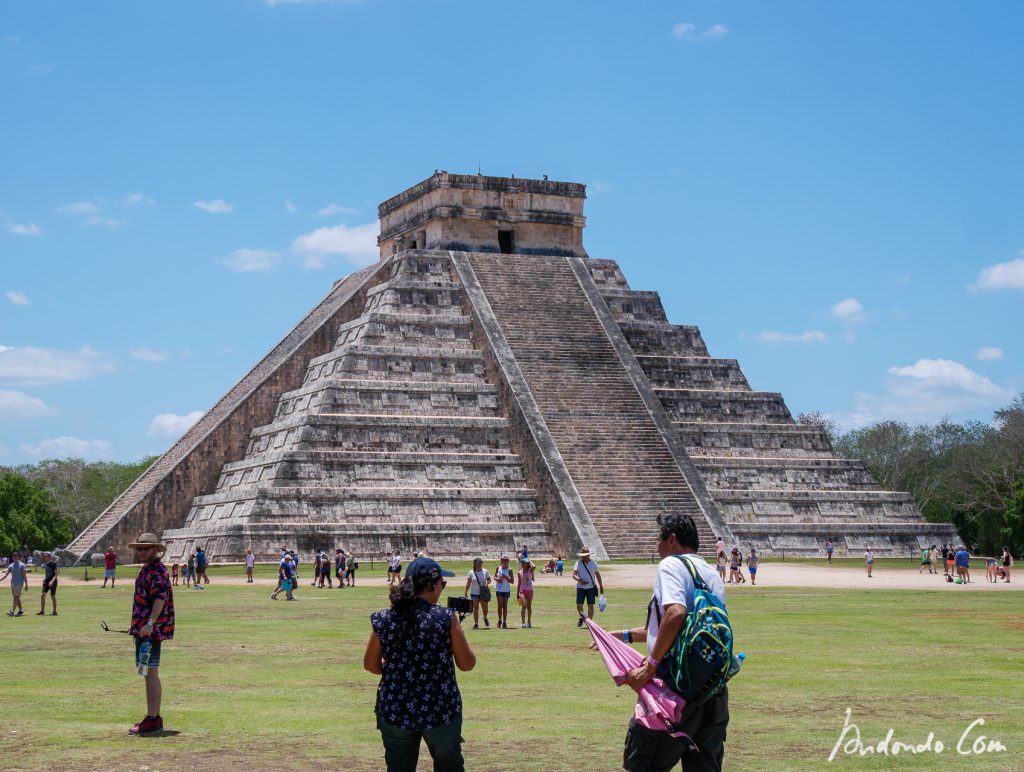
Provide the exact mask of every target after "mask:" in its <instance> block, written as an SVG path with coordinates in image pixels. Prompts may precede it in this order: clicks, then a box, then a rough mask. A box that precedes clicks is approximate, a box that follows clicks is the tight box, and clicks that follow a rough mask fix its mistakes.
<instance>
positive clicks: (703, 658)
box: [651, 555, 738, 705]
mask: <svg viewBox="0 0 1024 772" xmlns="http://www.w3.org/2000/svg"><path fill="white" fill-rule="evenodd" d="M674 557H677V558H679V559H680V560H681V561H682V562H683V564H684V565H685V566H686V570H687V571H689V572H690V577H691V578H692V579H693V587H694V589H693V607H692V608H691V609H690V610H689V611H688V612H687V614H686V621H685V622H684V623H683V627H682V629H681V630H680V631H679V635H678V636H677V637H676V640H675V642H674V643H673V644H672V648H671V649H669V651H668V653H667V654H666V655H665V656H664V657H663V658H662V660H661V664H660V665H659V666H658V677H659V678H661V679H662V680H663V681H664V682H665V684H666V685H667V686H668V687H669V688H670V689H672V691H674V692H676V693H678V694H680V695H682V696H683V697H685V698H686V701H687V703H696V704H697V705H700V704H702V703H704V702H707V701H708V700H710V699H711V698H712V697H716V696H718V695H719V694H721V693H722V690H723V689H724V688H725V684H726V682H728V680H729V679H730V678H731V677H732V675H733V674H734V673H735V672H736V670H737V669H738V667H736V666H735V665H734V660H733V655H732V644H733V636H732V624H730V622H729V614H728V612H726V610H725V605H724V604H722V603H721V601H719V600H718V597H717V596H716V595H715V594H714V593H713V592H711V590H710V589H709V588H708V586H707V585H706V584H704V580H703V579H701V578H700V574H699V573H698V572H697V569H696V568H694V566H693V563H691V562H690V561H689V560H687V559H686V558H685V557H684V556H683V555H675V556H674ZM651 605H652V606H654V611H655V614H656V615H657V617H658V624H659V625H660V624H661V609H660V608H659V605H658V603H657V602H656V601H655V600H654V599H653V598H652V599H651Z"/></svg>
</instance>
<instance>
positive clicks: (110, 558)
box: [100, 547, 117, 590]
mask: <svg viewBox="0 0 1024 772" xmlns="http://www.w3.org/2000/svg"><path fill="white" fill-rule="evenodd" d="M116 578H117V553H116V552H114V548H113V547H107V551H106V552H104V553H103V586H102V587H100V589H101V590H105V589H107V579H109V580H110V589H114V579H116Z"/></svg>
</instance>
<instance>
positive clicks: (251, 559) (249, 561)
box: [245, 555, 256, 568]
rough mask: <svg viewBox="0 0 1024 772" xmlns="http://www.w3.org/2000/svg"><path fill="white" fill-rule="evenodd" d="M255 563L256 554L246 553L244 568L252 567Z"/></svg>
mask: <svg viewBox="0 0 1024 772" xmlns="http://www.w3.org/2000/svg"><path fill="white" fill-rule="evenodd" d="M255 563H256V556H255V555H246V556H245V567H246V568H252V567H253V565H254V564H255Z"/></svg>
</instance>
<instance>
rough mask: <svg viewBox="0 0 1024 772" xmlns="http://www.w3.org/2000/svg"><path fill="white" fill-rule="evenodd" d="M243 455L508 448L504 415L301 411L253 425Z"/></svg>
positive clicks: (485, 451)
mask: <svg viewBox="0 0 1024 772" xmlns="http://www.w3.org/2000/svg"><path fill="white" fill-rule="evenodd" d="M250 437H251V439H250V440H249V446H248V448H247V450H246V455H247V456H253V455H257V454H261V453H267V452H271V451H283V450H363V451H382V450H384V451H418V450H430V451H435V452H436V451H447V450H451V451H460V452H469V453H487V452H492V451H501V452H507V451H508V422H507V421H506V420H505V419H504V418H480V417H461V416H411V415H410V416H395V415H358V414H331V413H321V414H307V415H304V416H300V417H298V418H289V419H287V420H284V421H278V422H275V423H273V424H270V425H268V426H262V427H259V428H257V429H253V430H252V432H251V434H250Z"/></svg>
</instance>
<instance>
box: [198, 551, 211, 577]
mask: <svg viewBox="0 0 1024 772" xmlns="http://www.w3.org/2000/svg"><path fill="white" fill-rule="evenodd" d="M206 565H207V562H206V550H204V549H203V548H202V547H196V586H197V587H198V586H199V582H200V581H202V583H203V584H209V583H210V577H208V576H207V575H206Z"/></svg>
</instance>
